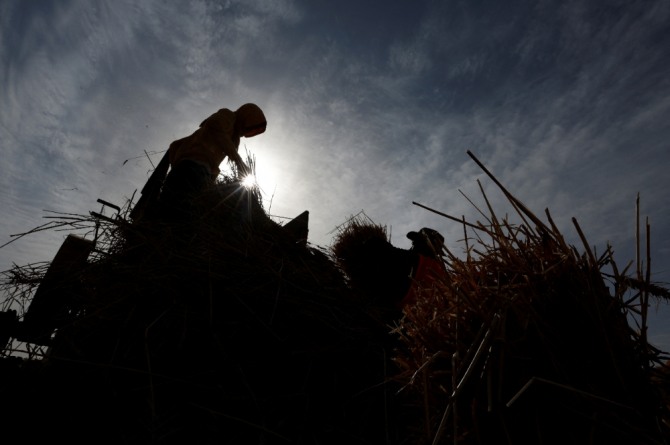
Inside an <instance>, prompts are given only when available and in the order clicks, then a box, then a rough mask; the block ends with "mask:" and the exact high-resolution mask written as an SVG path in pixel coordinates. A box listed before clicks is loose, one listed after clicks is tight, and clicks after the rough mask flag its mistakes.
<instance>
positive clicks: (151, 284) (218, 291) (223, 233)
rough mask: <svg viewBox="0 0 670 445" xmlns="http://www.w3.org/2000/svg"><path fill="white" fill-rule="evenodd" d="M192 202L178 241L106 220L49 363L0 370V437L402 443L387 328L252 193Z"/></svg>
mask: <svg viewBox="0 0 670 445" xmlns="http://www.w3.org/2000/svg"><path fill="white" fill-rule="evenodd" d="M201 200H202V202H201V203H200V204H199V207H200V209H201V211H202V212H201V215H203V216H202V218H198V219H196V220H194V221H192V222H190V223H188V224H186V225H184V226H182V227H179V226H176V225H170V224H164V223H161V222H160V221H152V222H146V221H141V222H139V223H136V224H130V223H128V222H127V221H126V220H125V219H123V218H118V219H116V220H114V219H112V220H106V219H103V220H102V221H101V222H102V228H100V227H99V229H100V230H101V231H102V232H103V235H99V237H98V238H99V239H98V243H97V245H98V248H99V249H101V250H102V252H98V253H95V254H94V255H93V256H92V258H91V259H90V260H89V263H88V265H87V266H86V268H85V269H84V270H82V271H81V272H80V273H78V274H77V275H76V276H71V277H69V284H68V287H69V289H68V292H70V293H71V294H72V300H71V301H70V302H69V307H70V320H69V321H68V322H67V323H65V324H64V325H63V326H62V327H61V328H60V329H59V330H58V331H57V334H56V336H55V338H54V340H53V343H52V346H51V349H50V351H49V353H48V354H47V356H46V358H45V359H44V360H40V361H36V360H26V361H22V362H17V361H14V360H8V359H6V360H4V361H3V363H2V365H3V368H4V369H3V371H4V375H5V377H4V378H3V384H2V399H3V402H2V405H3V411H4V412H3V422H5V423H4V424H5V425H8V426H9V425H12V426H13V428H15V429H16V431H17V433H18V434H19V435H21V436H23V437H24V439H25V440H27V441H29V442H33V441H36V440H38V439H44V440H56V439H62V440H64V441H66V442H68V443H72V442H86V443H110V444H111V443H115V444H120V443H137V444H140V443H142V444H146V443H198V444H204V443H244V444H247V443H310V444H311V443H359V444H364V443H370V444H373V443H384V442H387V441H391V442H400V441H399V440H398V439H397V437H398V436H399V435H402V434H401V433H400V432H399V427H398V424H397V422H394V421H393V418H394V415H395V413H394V412H393V409H392V407H391V406H390V404H388V403H387V399H388V398H389V397H391V396H390V394H392V393H393V392H394V391H396V390H397V389H398V388H397V387H394V388H389V387H388V385H385V383H384V382H385V380H386V373H387V372H388V371H387V370H386V364H387V357H388V356H389V355H390V354H389V353H388V352H387V351H386V349H387V347H388V345H387V342H388V340H389V336H388V328H387V327H386V326H384V325H383V324H381V323H380V322H378V321H376V320H374V319H372V318H370V317H369V316H367V315H366V314H365V313H364V312H363V311H362V310H361V308H360V307H359V306H358V304H357V303H356V301H354V299H353V298H352V297H351V294H350V291H349V290H348V289H347V288H346V286H345V284H344V281H343V278H342V275H341V273H340V272H339V271H338V270H337V268H336V267H335V266H334V264H333V263H332V262H331V261H330V260H329V258H328V256H327V255H326V254H325V253H324V252H322V251H320V250H318V249H314V248H311V247H309V246H308V245H305V244H304V243H301V242H296V239H295V237H294V236H292V234H291V233H290V231H289V230H286V228H285V227H282V226H280V225H278V224H277V223H275V222H273V221H271V220H270V219H269V218H268V217H267V215H266V214H265V213H264V211H263V210H262V208H261V206H260V204H259V199H258V198H257V196H255V194H254V193H252V192H249V191H246V190H244V189H243V188H241V187H239V185H238V184H237V183H234V182H233V183H228V184H220V185H219V186H218V187H217V188H216V189H215V190H211V191H210V192H208V193H207V194H206V195H205V196H203V197H202V198H201ZM15 278H16V280H15V283H14V284H15V285H18V284H19V283H18V282H16V281H21V279H22V280H23V282H24V284H25V282H27V281H30V278H31V277H29V276H23V277H22V278H21V279H19V278H18V276H17V277H15ZM32 278H38V279H39V276H38V277H32ZM73 289H76V290H75V291H73Z"/></svg>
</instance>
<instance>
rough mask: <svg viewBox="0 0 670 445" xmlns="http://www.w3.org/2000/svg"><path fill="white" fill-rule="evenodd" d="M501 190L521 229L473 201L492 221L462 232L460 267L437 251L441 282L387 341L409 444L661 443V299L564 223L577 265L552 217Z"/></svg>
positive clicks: (658, 291) (665, 427) (664, 424)
mask: <svg viewBox="0 0 670 445" xmlns="http://www.w3.org/2000/svg"><path fill="white" fill-rule="evenodd" d="M473 158H474V156H473ZM475 160H476V158H475ZM480 166H481V164H480ZM482 168H484V167H483V166H482ZM484 170H485V171H486V172H487V173H488V174H489V175H490V176H491V177H492V179H493V180H494V181H496V180H495V178H494V177H493V176H492V175H491V174H490V173H489V172H488V171H487V170H486V169H485V168H484ZM496 182H497V181H496ZM498 185H500V184H499V183H498ZM500 187H501V189H502V191H503V193H505V195H506V196H507V198H508V199H509V202H510V204H511V205H512V206H513V207H514V208H515V209H516V211H517V212H518V216H519V217H520V220H521V223H519V224H517V225H512V224H510V223H509V222H508V221H507V220H506V219H500V218H498V216H497V215H496V214H495V212H494V211H493V209H492V208H491V206H490V204H489V202H488V199H487V198H486V195H485V194H484V192H483V189H482V194H483V197H484V199H485V201H486V204H487V209H488V211H489V214H488V216H485V222H484V223H481V222H478V223H476V224H470V223H467V222H462V224H463V228H464V232H465V238H464V240H465V241H464V242H465V249H464V251H465V255H464V257H458V256H456V255H454V254H453V253H452V252H450V251H448V250H447V251H445V252H444V253H445V258H446V260H445V265H446V267H447V270H448V276H447V278H446V279H444V280H441V281H440V282H438V283H436V285H435V286H433V287H431V288H430V289H423V292H422V295H421V297H420V298H419V300H418V301H417V303H416V304H415V305H414V306H411V307H408V308H406V309H405V313H404V317H403V318H402V320H401V321H400V322H399V324H398V327H397V329H396V330H395V333H396V334H397V335H398V337H399V338H400V340H401V342H402V346H401V347H400V348H398V350H397V353H396V354H395V356H394V359H395V361H396V363H397V365H398V367H399V369H400V372H399V375H398V378H399V381H400V382H401V384H402V385H403V392H405V393H407V397H408V398H409V399H410V400H412V401H413V402H414V404H415V406H416V410H417V413H419V412H421V415H420V416H418V418H417V419H416V423H415V425H414V426H415V432H414V436H415V438H416V441H415V442H416V443H458V444H489V443H490V444H493V443H495V444H500V443H510V444H521V443H542V444H554V443H555V444H559V443H560V444H565V443H571V444H605V443H626V444H662V443H668V440H669V438H670V422H669V421H670V416H669V413H668V401H669V399H668V391H667V389H668V385H669V383H670V382H669V380H668V374H667V370H668V368H667V366H666V365H665V362H666V360H667V355H666V354H665V353H663V352H662V351H659V350H658V349H656V348H654V347H653V346H652V345H650V344H648V342H647V339H646V325H645V323H646V321H645V314H646V311H647V305H648V304H649V297H650V296H654V297H658V298H662V299H668V298H669V297H670V294H669V293H668V291H667V290H665V289H664V288H662V287H660V286H657V285H654V284H653V283H650V282H649V281H648V277H649V275H648V274H647V279H646V280H644V279H640V276H639V275H638V277H636V278H630V277H627V276H626V275H624V274H621V273H620V272H619V271H618V268H617V266H616V264H615V263H614V259H613V257H612V251H611V249H610V248H608V249H607V250H606V252H605V253H604V254H603V255H601V256H599V257H598V256H596V255H595V254H594V252H593V251H592V250H591V249H590V248H589V245H588V243H587V242H586V239H585V237H584V235H583V233H582V231H581V229H580V227H579V225H578V224H577V222H576V220H574V219H573V222H574V224H575V228H576V230H577V232H578V234H579V236H580V238H581V239H582V241H583V247H584V253H579V251H578V249H577V248H576V247H574V246H569V245H568V244H566V242H565V241H564V238H563V236H562V235H561V233H560V232H559V231H558V229H557V227H556V226H555V225H554V223H553V221H552V219H551V216H550V215H549V212H548V211H547V212H546V216H547V219H548V223H547V224H545V223H543V222H541V221H540V220H539V219H538V218H537V217H536V216H535V215H533V214H532V213H531V212H530V211H529V210H528V209H527V208H526V207H525V206H524V205H523V204H522V203H520V202H519V201H518V200H517V199H516V198H514V197H513V196H512V195H511V194H509V192H507V190H505V189H504V187H502V186H501V185H500ZM437 213H439V212H437ZM444 216H447V217H448V218H451V219H454V220H457V219H456V218H453V217H449V216H448V215H444ZM606 266H609V267H611V269H612V270H613V272H612V273H608V272H607V271H606V270H605V267H606ZM631 326H635V329H633V328H631Z"/></svg>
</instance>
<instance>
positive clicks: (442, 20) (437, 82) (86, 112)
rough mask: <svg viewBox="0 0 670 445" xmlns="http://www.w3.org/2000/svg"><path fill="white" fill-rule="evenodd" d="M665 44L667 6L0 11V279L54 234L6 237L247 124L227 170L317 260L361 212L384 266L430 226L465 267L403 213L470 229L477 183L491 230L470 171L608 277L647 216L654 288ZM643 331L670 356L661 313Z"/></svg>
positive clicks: (298, 0) (129, 186) (197, 4)
mask: <svg viewBox="0 0 670 445" xmlns="http://www.w3.org/2000/svg"><path fill="white" fill-rule="evenodd" d="M669 24H670V2H669V1H667V0H646V1H634V0H602V1H601V0H589V1H583V0H539V1H516V0H510V1H505V2H500V1H498V0H495V1H494V0H470V1H456V0H441V1H433V0H394V1H389V0H385V1H361V0H355V1H351V0H338V1H337V2H335V1H326V0H294V1H293V0H211V1H201V0H193V1H164V0H143V1H141V2H137V1H124V0H111V1H101V0H59V1H46V0H35V1H24V0H4V1H2V2H0V67H1V68H0V82H1V84H0V147H1V148H0V150H1V153H2V157H3V160H2V162H1V163H0V186H1V188H0V208H2V209H3V216H2V220H1V221H2V224H0V244H5V243H7V242H9V241H12V240H15V241H13V242H11V243H10V244H8V245H6V246H4V247H2V248H0V270H7V269H9V268H10V267H11V266H12V264H18V265H23V264H29V263H34V262H39V261H49V260H51V259H52V258H53V256H54V254H55V253H56V251H57V249H58V247H59V246H60V244H61V243H62V241H63V239H64V237H65V236H66V235H67V232H62V231H61V232H58V231H47V232H40V233H37V234H32V235H30V236H26V237H23V238H20V239H16V237H12V235H16V234H21V233H25V232H26V231H28V230H30V229H33V228H35V227H38V226H40V225H41V224H44V223H46V222H48V221H49V219H48V217H49V216H53V215H54V213H53V212H62V213H73V214H83V215H87V214H88V212H89V211H91V210H94V211H98V210H100V207H101V206H100V204H99V203H97V202H96V200H97V199H99V198H100V199H104V200H106V201H109V202H112V203H115V204H117V205H123V204H125V203H126V202H128V200H129V199H130V198H131V197H132V196H133V194H134V193H135V192H136V191H138V192H139V189H141V188H142V186H143V185H144V183H145V182H146V180H147V179H148V177H149V174H150V172H151V170H152V162H153V163H157V162H158V161H159V160H160V158H161V157H162V155H163V153H164V151H165V150H166V149H167V147H168V145H169V144H170V142H172V141H173V140H175V139H178V138H181V137H184V136H186V135H188V134H190V133H192V132H193V131H194V130H195V129H196V128H197V127H198V125H199V123H200V122H201V121H202V120H204V119H205V118H206V117H207V116H209V115H210V114H212V113H213V112H215V111H217V110H218V109H220V108H230V109H236V108H237V107H239V106H240V105H242V104H244V103H247V102H254V103H256V104H258V105H259V106H261V108H262V109H263V110H264V111H265V114H266V116H267V119H268V129H267V131H266V132H265V133H264V134H262V135H259V136H257V137H254V138H249V139H242V143H241V144H240V153H241V154H242V155H243V157H244V156H245V155H246V154H247V153H248V154H250V155H251V156H253V157H254V158H255V160H256V173H257V176H258V183H259V186H260V189H261V192H262V196H263V205H264V207H265V208H266V210H267V211H268V213H269V214H270V215H272V217H273V218H274V219H276V220H277V221H278V222H282V223H284V222H286V221H287V220H288V219H290V218H292V217H295V216H297V215H299V214H300V213H302V212H303V211H305V210H308V211H309V217H310V226H309V230H310V231H309V242H310V243H311V244H312V245H314V246H322V247H327V246H329V245H330V244H331V243H332V241H333V238H334V236H335V233H336V232H335V231H336V228H337V227H338V226H339V225H341V224H342V223H344V222H345V221H346V220H347V219H348V218H349V217H351V216H353V215H356V214H358V213H359V212H361V211H363V212H364V213H365V214H366V215H367V216H368V217H369V218H370V219H371V220H373V221H374V222H375V223H377V224H381V225H384V226H386V227H387V228H388V231H389V232H390V234H391V241H392V243H393V244H394V245H396V246H398V247H401V248H408V247H409V246H410V241H409V240H408V239H407V238H406V236H405V235H406V233H407V232H408V231H412V230H418V229H419V228H421V227H424V226H426V227H431V228H434V229H436V230H438V231H440V232H441V233H442V234H443V235H445V238H446V240H447V246H448V247H449V248H450V249H451V250H453V251H454V252H455V253H457V254H458V253H459V252H461V251H462V249H463V243H462V239H463V227H462V226H461V225H459V224H458V223H455V222H453V221H451V220H450V219H448V218H445V217H443V216H440V215H438V214H435V213H433V212H430V211H427V210H425V209H424V208H421V207H419V206H416V205H414V204H413V202H418V203H421V204H423V205H425V206H428V207H430V208H432V209H435V210H438V211H439V212H443V213H446V214H449V215H452V216H455V217H459V218H460V217H461V216H464V217H465V218H466V219H468V220H469V221H472V222H475V221H476V220H478V219H481V215H479V214H478V212H477V210H476V207H475V206H474V205H473V204H472V203H471V202H469V200H471V201H473V203H475V204H476V205H482V194H481V192H480V190H479V186H478V185H477V181H478V180H479V181H481V184H482V187H483V188H484V190H485V194H486V196H487V198H488V199H489V200H490V201H491V203H492V205H493V207H494V208H495V209H499V211H500V213H499V215H505V214H506V213H507V212H508V210H507V208H506V207H505V199H504V198H503V197H502V195H501V194H500V193H499V191H498V189H497V187H496V186H495V184H493V183H492V181H491V180H490V179H488V177H486V175H485V174H484V173H483V172H482V170H481V169H480V168H479V167H478V166H477V165H476V163H475V162H474V161H473V160H472V159H471V158H470V157H469V156H468V154H467V151H468V150H469V151H471V152H472V153H473V154H474V155H475V156H476V157H477V158H478V159H479V160H480V161H481V162H482V163H483V164H484V165H485V166H486V167H487V168H488V169H489V170H490V171H491V172H492V173H493V174H494V175H495V177H496V178H497V179H498V180H499V181H500V182H501V183H502V184H503V185H504V186H505V187H506V188H507V189H508V190H509V191H510V192H511V193H512V194H513V195H514V196H515V197H516V198H518V199H520V200H521V201H522V202H523V203H524V204H526V206H527V207H529V208H530V209H531V210H532V211H533V212H534V213H535V214H536V215H538V216H540V217H541V218H542V219H544V218H543V217H544V212H545V209H549V211H550V213H551V215H552V218H553V220H554V221H555V222H556V224H557V226H558V227H559V229H560V230H561V232H562V233H563V235H564V236H565V238H566V239H567V240H568V242H570V243H572V244H574V245H575V246H577V247H578V248H580V250H582V249H581V242H580V241H579V238H578V236H577V233H576V231H575V228H574V226H573V223H572V218H573V217H574V218H576V219H577V221H578V223H579V225H580V227H581V229H582V230H583V232H584V234H585V236H586V238H587V240H588V242H589V244H590V245H591V246H592V247H594V248H595V249H596V251H597V252H603V251H604V250H605V248H606V246H607V245H608V244H610V245H612V248H613V250H614V258H615V261H616V263H617V265H618V266H619V268H620V269H623V268H624V267H625V266H626V265H627V264H628V263H629V262H630V261H635V258H636V253H635V251H636V242H635V234H636V200H637V197H638V196H639V212H640V218H641V222H642V225H643V226H644V224H646V222H647V221H648V222H649V225H650V227H651V249H650V256H651V270H652V276H651V278H652V280H653V281H656V282H660V283H668V282H670V212H668V211H667V208H666V206H667V204H668V202H670V175H668V172H667V168H668V161H669V159H670V149H669V145H670V119H669V117H670V25H669ZM496 212H498V210H496ZM509 216H510V219H511V220H512V221H513V220H514V215H513V214H510V215H509ZM643 237H644V233H643ZM642 256H643V258H644V257H646V253H645V252H644V251H643V254H642ZM633 267H634V266H633ZM644 267H646V265H645V266H644ZM652 311H653V314H652V320H651V326H650V334H651V337H650V338H651V341H652V343H654V344H655V345H657V346H659V347H661V348H662V349H664V350H666V351H668V350H670V323H669V322H670V309H669V308H668V305H667V304H665V303H664V304H660V305H659V306H658V308H657V307H656V305H654V306H653V307H652Z"/></svg>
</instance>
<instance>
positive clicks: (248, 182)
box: [240, 174, 256, 189]
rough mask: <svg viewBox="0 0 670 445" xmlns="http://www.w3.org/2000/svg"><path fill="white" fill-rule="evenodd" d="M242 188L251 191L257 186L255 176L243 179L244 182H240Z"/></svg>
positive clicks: (247, 176)
mask: <svg viewBox="0 0 670 445" xmlns="http://www.w3.org/2000/svg"><path fill="white" fill-rule="evenodd" d="M240 183H241V184H242V186H244V187H245V188H248V189H251V188H254V187H255V186H256V177H255V176H254V175H251V174H249V175H246V176H245V177H244V178H242V181H240Z"/></svg>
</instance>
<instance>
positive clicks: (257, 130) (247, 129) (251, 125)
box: [235, 103, 267, 138]
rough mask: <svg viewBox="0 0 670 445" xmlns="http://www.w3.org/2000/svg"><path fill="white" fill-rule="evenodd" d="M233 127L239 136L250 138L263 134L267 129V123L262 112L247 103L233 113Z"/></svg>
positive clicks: (255, 106)
mask: <svg viewBox="0 0 670 445" xmlns="http://www.w3.org/2000/svg"><path fill="white" fill-rule="evenodd" d="M235 125H236V126H237V128H238V131H239V134H240V136H244V137H247V138H250V137H253V136H256V135H258V134H261V133H263V132H264V131H265V128H266V127H267V121H266V119H265V115H264V114H263V110H261V109H260V107H259V106H258V105H256V104H252V103H248V104H244V105H242V106H241V107H240V108H238V109H237V110H236V111H235Z"/></svg>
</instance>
